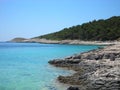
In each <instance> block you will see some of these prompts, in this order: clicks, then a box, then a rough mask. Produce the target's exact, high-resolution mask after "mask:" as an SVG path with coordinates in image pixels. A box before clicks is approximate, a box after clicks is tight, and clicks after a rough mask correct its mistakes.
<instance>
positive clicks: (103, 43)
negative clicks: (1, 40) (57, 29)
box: [8, 39, 120, 45]
mask: <svg viewBox="0 0 120 90" xmlns="http://www.w3.org/2000/svg"><path fill="white" fill-rule="evenodd" d="M8 42H16V43H17V42H18V43H31V42H32V43H44V44H77V45H115V44H118V43H119V44H120V42H118V41H82V40H59V41H58V40H47V39H22V40H19V39H13V40H11V41H8Z"/></svg>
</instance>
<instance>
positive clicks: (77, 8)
mask: <svg viewBox="0 0 120 90" xmlns="http://www.w3.org/2000/svg"><path fill="white" fill-rule="evenodd" d="M112 16H120V0H0V41H8V40H11V39H13V38H15V37H24V38H32V37H36V36H39V35H44V34H48V33H52V32H56V31H60V30H62V29H64V28H67V27H71V26H74V25H81V24H82V23H86V22H89V21H93V20H98V19H107V18H110V17H112Z"/></svg>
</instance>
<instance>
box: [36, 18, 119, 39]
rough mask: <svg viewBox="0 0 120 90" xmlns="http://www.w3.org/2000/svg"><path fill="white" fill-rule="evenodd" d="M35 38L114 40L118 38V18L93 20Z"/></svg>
mask: <svg viewBox="0 0 120 90" xmlns="http://www.w3.org/2000/svg"><path fill="white" fill-rule="evenodd" d="M35 38H46V39H50V40H66V39H71V40H74V39H78V40H88V41H89V40H99V41H106V40H116V39H118V38H120V16H114V17H111V18H109V19H106V20H103V19H100V20H98V21H96V20H94V21H91V22H88V23H83V24H82V25H77V26H72V27H69V28H64V29H63V30H61V31H59V32H55V33H51V34H46V35H42V36H38V37H35Z"/></svg>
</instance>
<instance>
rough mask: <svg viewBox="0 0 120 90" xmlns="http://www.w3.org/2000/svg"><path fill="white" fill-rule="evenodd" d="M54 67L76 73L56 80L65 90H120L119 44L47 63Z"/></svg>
mask: <svg viewBox="0 0 120 90" xmlns="http://www.w3.org/2000/svg"><path fill="white" fill-rule="evenodd" d="M49 64H51V65H54V66H56V67H61V68H67V69H69V70H74V71H76V72H75V73H74V74H73V75H71V76H59V77H58V78H57V80H58V81H59V82H61V83H64V84H68V85H69V87H68V89H67V90H120V43H119V42H117V44H115V45H109V46H105V47H104V48H99V49H96V50H92V51H88V52H84V53H80V54H77V55H73V56H70V57H66V58H64V59H55V60H51V61H49Z"/></svg>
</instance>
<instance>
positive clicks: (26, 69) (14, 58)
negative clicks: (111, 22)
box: [0, 42, 99, 90]
mask: <svg viewBox="0 0 120 90" xmlns="http://www.w3.org/2000/svg"><path fill="white" fill-rule="evenodd" d="M98 47H99V46H97V45H67V44H41V43H6V42H1V43H0V90H65V89H66V88H67V85H63V84H61V83H59V82H58V81H57V77H58V76H59V75H63V76H66V75H70V74H73V71H70V70H65V69H62V68H56V67H54V66H52V65H49V64H48V61H49V60H53V59H60V58H65V57H68V56H70V55H74V54H78V53H82V52H86V51H89V50H93V49H96V48H98Z"/></svg>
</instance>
